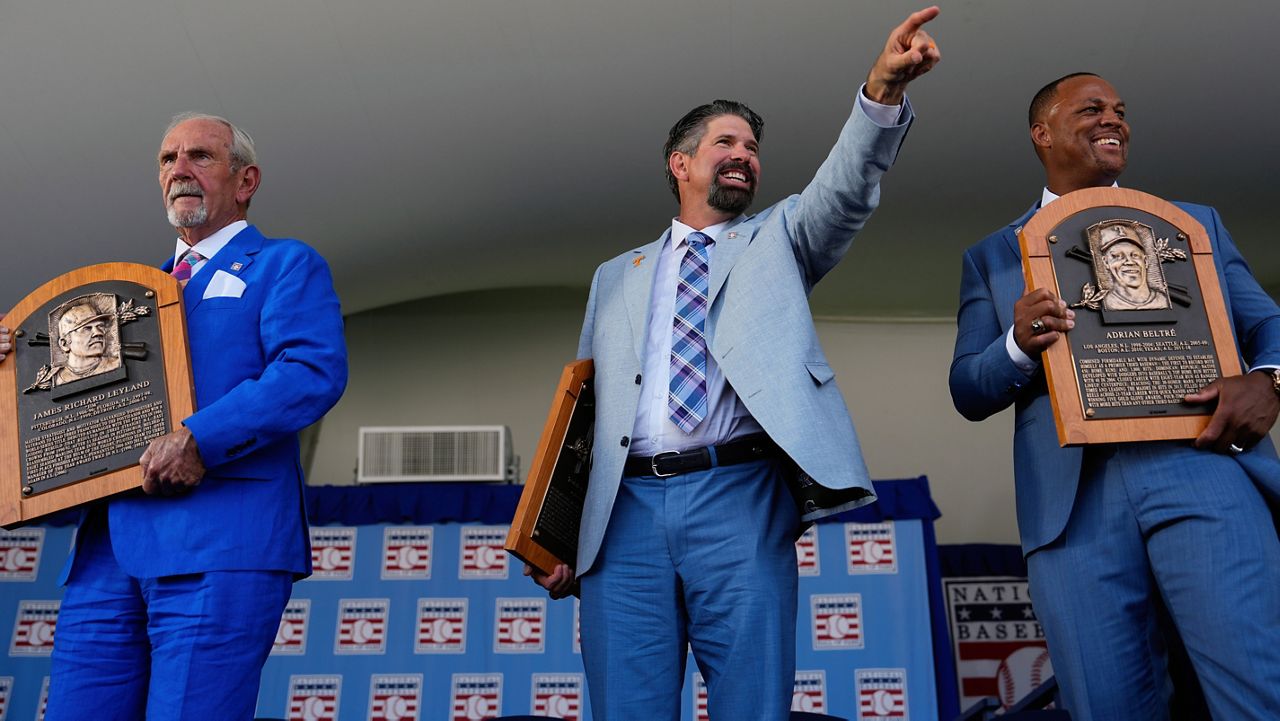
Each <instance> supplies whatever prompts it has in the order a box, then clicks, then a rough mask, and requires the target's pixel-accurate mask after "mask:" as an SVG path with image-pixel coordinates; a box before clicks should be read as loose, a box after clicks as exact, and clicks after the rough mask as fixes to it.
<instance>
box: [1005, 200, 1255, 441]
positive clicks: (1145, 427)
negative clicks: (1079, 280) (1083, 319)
mask: <svg viewBox="0 0 1280 721" xmlns="http://www.w3.org/2000/svg"><path fill="white" fill-rule="evenodd" d="M1104 207H1107V208H1109V207H1116V208H1120V209H1122V210H1123V209H1134V210H1138V211H1142V212H1144V213H1148V214H1150V215H1153V216H1156V217H1157V218H1159V219H1161V220H1162V221H1164V222H1166V223H1168V224H1170V225H1172V226H1174V227H1175V228H1176V229H1178V231H1180V232H1179V235H1178V238H1179V239H1180V240H1185V242H1186V245H1187V247H1188V250H1189V251H1190V253H1189V255H1190V256H1191V257H1190V261H1191V263H1192V264H1193V266H1194V269H1195V275H1196V280H1197V282H1198V284H1199V287H1198V288H1197V289H1196V290H1197V291H1198V297H1199V299H1201V300H1202V302H1203V305H1204V311H1205V315H1206V316H1207V318H1208V327H1209V333H1210V335H1211V337H1212V341H1213V345H1214V348H1213V351H1214V353H1215V355H1216V356H1217V360H1218V364H1219V368H1220V370H1221V374H1222V376H1223V377H1227V376H1233V375H1239V374H1240V372H1241V367H1240V359H1239V353H1238V351H1237V350H1236V345H1235V340H1234V336H1233V335H1232V332H1231V322H1230V320H1229V318H1228V316H1227V308H1226V303H1225V302H1224V300H1223V297H1222V289H1221V287H1220V286H1219V284H1218V271H1217V268H1216V266H1215V265H1214V262H1213V249H1212V246H1211V244H1210V242H1209V236H1208V233H1206V232H1205V229H1204V226H1202V225H1200V223H1199V222H1198V221H1196V220H1195V218H1193V217H1191V215H1189V214H1188V213H1187V212H1186V211H1184V210H1182V209H1181V208H1179V207H1177V206H1176V205H1173V204H1172V203H1169V202H1168V201H1165V200H1161V199H1160V198H1157V197H1155V196H1153V195H1148V194H1147V193H1142V192H1139V191H1136V190H1130V189H1127V188H1086V189H1084V190H1077V191H1075V192H1073V193H1068V194H1067V195H1064V196H1062V197H1061V198H1059V199H1058V200H1056V201H1054V202H1053V203H1051V204H1049V205H1048V206H1046V207H1045V208H1043V209H1042V210H1040V211H1039V212H1038V213H1036V214H1035V215H1034V216H1033V217H1032V219H1031V220H1030V221H1029V222H1028V223H1027V224H1026V226H1025V227H1023V228H1022V229H1021V231H1020V232H1019V233H1018V241H1019V244H1020V246H1021V249H1022V259H1023V261H1022V262H1023V272H1024V274H1025V276H1026V283H1027V288H1028V289H1038V288H1048V289H1049V290H1051V291H1053V293H1054V295H1056V296H1057V297H1059V298H1064V299H1067V300H1068V302H1070V298H1071V295H1072V294H1074V293H1076V292H1077V290H1076V289H1075V288H1069V289H1064V288H1061V287H1059V277H1058V274H1057V272H1056V271H1055V267H1054V260H1053V256H1052V254H1051V252H1050V245H1051V243H1055V242H1057V241H1058V238H1057V236H1056V235H1055V234H1054V233H1055V230H1056V228H1057V227H1058V226H1059V225H1060V224H1062V223H1064V222H1065V221H1067V220H1068V219H1069V218H1071V217H1072V216H1074V215H1076V214H1078V213H1082V212H1085V211H1091V210H1093V209H1095V208H1104ZM1064 290H1066V291H1067V293H1066V294H1064ZM1081 312H1082V311H1080V310H1077V311H1076V313H1077V320H1079V318H1080V316H1079V314H1080V313H1081ZM1084 312H1091V311H1084ZM1067 338H1070V333H1068V334H1067ZM1064 340H1065V339H1064ZM1042 360H1043V362H1044V369H1045V376H1046V378H1047V380H1048V383H1049V397H1050V399H1051V401H1052V403H1053V414H1054V419H1055V420H1056V422H1057V427H1058V442H1059V443H1060V444H1061V445H1063V446H1069V445H1081V444H1087V443H1118V442H1129V441H1154V440H1173V439H1189V438H1195V437H1196V436H1198V435H1199V434H1200V433H1201V431H1203V430H1204V428H1205V426H1206V425H1208V423H1209V419H1210V417H1211V414H1210V413H1208V412H1206V413H1198V414H1193V415H1176V416H1165V417H1132V418H1090V417H1087V415H1086V409H1085V408H1084V406H1083V402H1082V401H1081V397H1082V394H1081V392H1080V378H1079V377H1078V374H1077V372H1076V368H1077V365H1076V358H1075V355H1074V351H1073V349H1072V344H1071V343H1069V342H1063V340H1059V341H1058V342H1055V343H1054V344H1053V345H1051V346H1049V348H1048V349H1047V350H1045V351H1044V353H1043V356H1042Z"/></svg>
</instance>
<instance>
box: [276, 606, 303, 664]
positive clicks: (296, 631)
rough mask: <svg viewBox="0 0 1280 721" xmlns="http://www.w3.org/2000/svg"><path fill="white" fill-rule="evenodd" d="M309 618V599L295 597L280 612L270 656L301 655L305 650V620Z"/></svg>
mask: <svg viewBox="0 0 1280 721" xmlns="http://www.w3.org/2000/svg"><path fill="white" fill-rule="evenodd" d="M310 618H311V599H309V598H295V599H292V600H290V601H289V603H288V605H286V606H285V607H284V613H282V614H280V627H279V628H277V629H276V640H275V641H274V642H273V643H272V644H271V655H272V656H301V655H303V654H305V653H306V652H307V622H308V621H309V620H310Z"/></svg>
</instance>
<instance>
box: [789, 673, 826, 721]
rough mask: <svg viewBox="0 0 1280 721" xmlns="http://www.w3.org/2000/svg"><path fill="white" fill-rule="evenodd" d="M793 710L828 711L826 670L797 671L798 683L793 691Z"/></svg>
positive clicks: (807, 711) (808, 711)
mask: <svg viewBox="0 0 1280 721" xmlns="http://www.w3.org/2000/svg"><path fill="white" fill-rule="evenodd" d="M791 710H792V711H804V712H806V713H826V712H827V672H826V671H796V684H795V688H794V689H793V690H792V692H791Z"/></svg>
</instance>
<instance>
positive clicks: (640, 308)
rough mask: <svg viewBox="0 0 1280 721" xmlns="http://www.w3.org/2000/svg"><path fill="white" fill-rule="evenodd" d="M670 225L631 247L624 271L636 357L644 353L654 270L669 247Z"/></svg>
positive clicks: (624, 294)
mask: <svg viewBox="0 0 1280 721" xmlns="http://www.w3.org/2000/svg"><path fill="white" fill-rule="evenodd" d="M670 237H671V229H670V228H668V229H667V232H665V233H663V234H662V237H660V238H658V239H657V240H655V241H653V242H652V243H650V244H648V245H646V246H643V247H641V248H637V249H635V250H633V251H631V257H630V259H629V263H630V265H629V267H627V268H625V269H623V271H622V296H623V299H624V300H625V301H626V305H627V318H628V319H630V321H631V340H632V342H633V343H634V344H635V350H636V357H637V358H643V357H644V341H645V335H646V331H647V330H648V327H649V326H648V322H647V321H648V320H649V300H650V297H651V296H652V295H653V273H654V271H655V270H657V268H658V254H659V253H661V252H662V249H663V248H664V247H666V243H667V239H668V238H670Z"/></svg>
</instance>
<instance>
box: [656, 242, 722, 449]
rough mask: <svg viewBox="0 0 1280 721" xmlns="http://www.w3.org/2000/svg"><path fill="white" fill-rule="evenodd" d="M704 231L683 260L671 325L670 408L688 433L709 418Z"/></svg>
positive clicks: (706, 281) (668, 406) (676, 422)
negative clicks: (673, 318)
mask: <svg viewBox="0 0 1280 721" xmlns="http://www.w3.org/2000/svg"><path fill="white" fill-rule="evenodd" d="M712 242H714V241H712V239H711V238H710V237H709V236H707V235H706V234H704V233H690V234H689V237H688V238H686V239H685V243H686V244H687V245H688V246H689V247H688V249H686V250H685V254H684V259H683V260H681V261H680V277H679V280H678V281H677V282H676V313H675V320H674V321H673V322H672V326H671V369H670V371H671V373H670V376H671V381H670V390H669V393H668V394H667V410H669V411H670V412H671V422H672V423H675V424H676V425H677V426H679V427H680V429H681V430H683V431H684V432H685V433H689V432H691V431H692V430H693V429H694V428H697V427H698V424H699V423H701V422H702V419H703V418H706V417H707V338H706V335H705V334H704V333H705V331H706V325H707V287H708V278H709V274H708V272H707V271H708V268H709V263H708V262H707V245H709V244H711V243H712Z"/></svg>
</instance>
